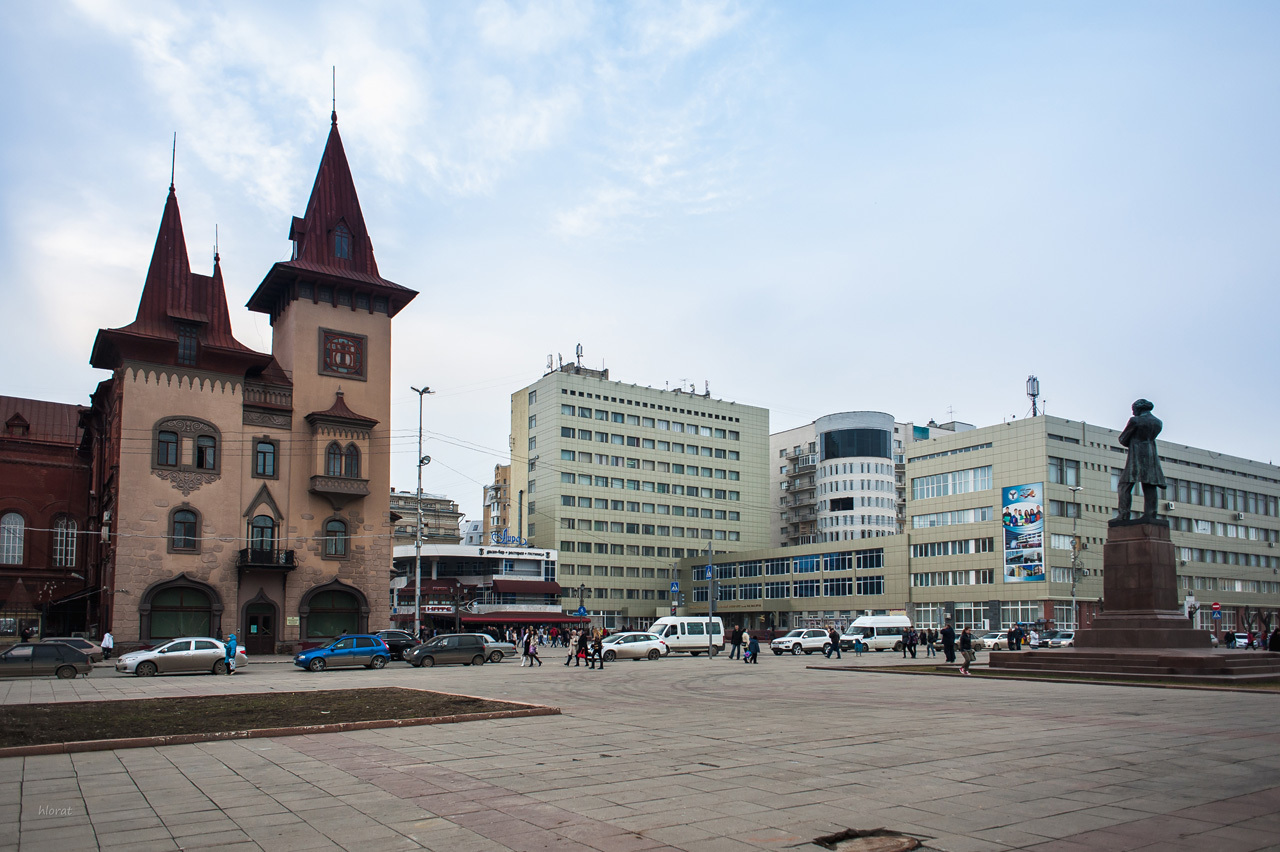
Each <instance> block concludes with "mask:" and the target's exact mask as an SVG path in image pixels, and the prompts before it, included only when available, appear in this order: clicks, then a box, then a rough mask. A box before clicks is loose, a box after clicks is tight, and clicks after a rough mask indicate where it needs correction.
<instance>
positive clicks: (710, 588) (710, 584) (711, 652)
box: [707, 542, 716, 660]
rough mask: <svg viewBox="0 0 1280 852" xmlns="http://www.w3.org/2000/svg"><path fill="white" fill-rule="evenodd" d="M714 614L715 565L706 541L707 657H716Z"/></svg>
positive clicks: (711, 658) (712, 658) (709, 545)
mask: <svg viewBox="0 0 1280 852" xmlns="http://www.w3.org/2000/svg"><path fill="white" fill-rule="evenodd" d="M715 614H716V581H715V567H714V566H713V565H712V563H711V542H707V659H708V660H714V659H715V657H716V646H715V637H713V636H712V635H711V624H712V621H711V619H712V618H714V617H715Z"/></svg>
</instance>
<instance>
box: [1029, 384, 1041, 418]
mask: <svg viewBox="0 0 1280 852" xmlns="http://www.w3.org/2000/svg"><path fill="white" fill-rule="evenodd" d="M1027 396H1029V397H1031V416H1032V417H1038V416H1039V415H1040V408H1039V406H1038V404H1037V400H1038V399H1039V397H1040V380H1039V379H1037V378H1036V377H1035V376H1027Z"/></svg>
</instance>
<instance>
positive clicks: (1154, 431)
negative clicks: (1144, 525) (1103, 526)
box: [1116, 399, 1169, 522]
mask: <svg viewBox="0 0 1280 852" xmlns="http://www.w3.org/2000/svg"><path fill="white" fill-rule="evenodd" d="M1153 408H1155V406H1154V405H1153V404H1152V403H1150V402H1149V401H1147V400H1145V399H1140V400H1138V401H1137V402H1135V403H1134V404H1133V416H1132V417H1130V418H1129V422H1128V423H1127V424H1126V425H1125V427H1124V431H1123V432H1121V433H1120V443H1121V445H1122V446H1125V447H1128V448H1129V459H1128V461H1126V462H1125V465H1124V470H1123V471H1121V473H1120V488H1119V493H1120V504H1119V506H1117V509H1118V510H1119V513H1118V515H1117V517H1116V520H1117V521H1120V522H1124V521H1127V520H1129V515H1130V513H1131V511H1132V507H1133V485H1134V483H1135V482H1141V483H1142V518H1141V520H1143V521H1154V520H1156V509H1157V508H1158V507H1159V505H1160V492H1159V490H1158V489H1160V488H1168V487H1169V483H1168V482H1167V481H1165V478H1164V471H1163V470H1161V468H1160V455H1159V453H1158V452H1157V451H1156V436H1157V435H1159V434H1160V430H1161V429H1162V428H1163V427H1164V424H1163V423H1161V422H1160V420H1159V418H1157V417H1156V416H1155V415H1154V414H1152V413H1151V410H1152V409H1153Z"/></svg>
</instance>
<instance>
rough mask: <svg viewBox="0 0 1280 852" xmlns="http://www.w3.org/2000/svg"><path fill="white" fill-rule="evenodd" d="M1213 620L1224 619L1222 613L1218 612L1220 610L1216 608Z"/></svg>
mask: <svg viewBox="0 0 1280 852" xmlns="http://www.w3.org/2000/svg"><path fill="white" fill-rule="evenodd" d="M1213 620H1214V621H1221V620H1222V613H1220V612H1218V611H1217V610H1216V609H1215V610H1214V611H1213Z"/></svg>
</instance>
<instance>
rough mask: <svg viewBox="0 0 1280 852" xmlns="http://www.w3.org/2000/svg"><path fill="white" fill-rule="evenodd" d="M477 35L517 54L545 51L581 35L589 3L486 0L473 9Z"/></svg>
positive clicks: (586, 26)
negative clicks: (477, 27)
mask: <svg viewBox="0 0 1280 852" xmlns="http://www.w3.org/2000/svg"><path fill="white" fill-rule="evenodd" d="M475 17H476V23H477V24H478V26H479V29H480V36H481V39H482V40H483V41H484V42H485V43H486V44H488V45H489V46H491V47H496V48H500V49H502V50H504V51H513V52H515V53H518V54H521V55H531V54H538V53H548V52H550V51H553V50H556V49H558V48H561V47H563V46H564V44H565V42H569V41H576V40H578V39H580V38H582V37H584V36H585V35H586V34H587V32H588V30H589V28H590V25H591V6H590V5H589V4H587V3H582V2H576V0H560V2H542V3H535V2H525V3H511V2H505V0H486V2H484V3H481V4H480V5H479V7H478V8H477V9H476V14H475Z"/></svg>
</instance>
